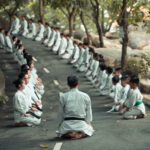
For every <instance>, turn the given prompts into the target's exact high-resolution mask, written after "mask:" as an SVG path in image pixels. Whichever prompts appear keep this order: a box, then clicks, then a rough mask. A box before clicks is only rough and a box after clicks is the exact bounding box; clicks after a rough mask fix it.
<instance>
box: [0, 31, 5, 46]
mask: <svg viewBox="0 0 150 150" xmlns="http://www.w3.org/2000/svg"><path fill="white" fill-rule="evenodd" d="M4 47H5V39H4V34H3V33H2V32H0V48H4Z"/></svg>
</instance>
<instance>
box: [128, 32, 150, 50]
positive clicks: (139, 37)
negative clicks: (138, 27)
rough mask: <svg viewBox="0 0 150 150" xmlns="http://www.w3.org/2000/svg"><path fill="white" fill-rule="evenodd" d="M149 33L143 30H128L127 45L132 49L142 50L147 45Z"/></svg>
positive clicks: (149, 37)
mask: <svg viewBox="0 0 150 150" xmlns="http://www.w3.org/2000/svg"><path fill="white" fill-rule="evenodd" d="M149 39H150V34H148V33H145V32H138V31H134V32H130V33H129V46H130V47H131V48H132V49H140V50H142V49H143V48H144V47H145V46H148V45H149V42H150V41H149Z"/></svg>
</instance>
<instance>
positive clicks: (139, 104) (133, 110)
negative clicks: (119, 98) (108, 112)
mask: <svg viewBox="0 0 150 150" xmlns="http://www.w3.org/2000/svg"><path fill="white" fill-rule="evenodd" d="M125 105H126V106H127V107H128V108H129V111H127V112H126V113H125V114H124V118H126V119H134V117H136V116H138V115H140V114H143V115H145V114H146V111H145V105H144V103H143V96H142V94H141V92H140V90H139V89H138V88H136V89H132V90H131V91H130V97H128V99H127V100H126V102H125Z"/></svg>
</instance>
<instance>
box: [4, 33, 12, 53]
mask: <svg viewBox="0 0 150 150" xmlns="http://www.w3.org/2000/svg"><path fill="white" fill-rule="evenodd" d="M4 38H5V48H6V51H7V52H10V53H12V52H13V45H12V41H11V38H10V33H9V32H8V31H5V37H4Z"/></svg>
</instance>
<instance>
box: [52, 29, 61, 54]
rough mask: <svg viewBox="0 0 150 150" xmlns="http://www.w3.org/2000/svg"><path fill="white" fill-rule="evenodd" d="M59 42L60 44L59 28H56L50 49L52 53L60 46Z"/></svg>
mask: <svg viewBox="0 0 150 150" xmlns="http://www.w3.org/2000/svg"><path fill="white" fill-rule="evenodd" d="M60 44H61V33H60V28H56V40H55V43H54V45H53V47H52V51H53V52H54V53H57V51H58V49H59V47H60Z"/></svg>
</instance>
